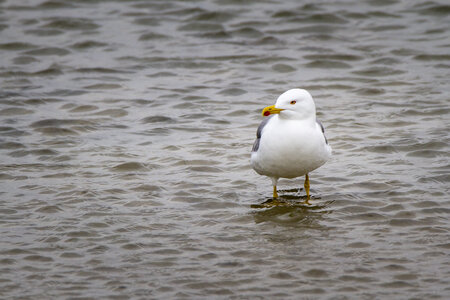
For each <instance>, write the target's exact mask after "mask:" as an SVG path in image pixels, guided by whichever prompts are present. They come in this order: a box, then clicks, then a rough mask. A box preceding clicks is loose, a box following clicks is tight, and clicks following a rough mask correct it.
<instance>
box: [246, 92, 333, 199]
mask: <svg viewBox="0 0 450 300" xmlns="http://www.w3.org/2000/svg"><path fill="white" fill-rule="evenodd" d="M262 115H263V116H264V117H265V118H264V120H263V121H262V122H261V124H260V125H259V127H258V130H257V131H256V140H255V143H254V144H253V148H252V153H251V165H252V167H253V169H254V170H255V171H256V172H257V173H258V174H260V175H265V176H268V177H270V178H271V179H272V185H273V198H278V193H277V183H278V179H279V178H295V177H299V176H303V175H304V176H305V183H304V187H305V191H306V203H309V202H308V200H309V199H310V195H309V187H310V185H309V176H308V173H309V172H311V171H313V170H315V169H317V168H319V167H320V166H322V165H323V164H325V162H327V160H328V159H329V158H330V157H331V146H330V145H329V144H328V141H327V138H326V137H325V130H324V127H323V125H322V124H321V123H320V122H319V121H318V120H316V106H315V104H314V100H313V98H312V96H311V94H310V93H309V92H308V91H306V90H303V89H291V90H288V91H286V92H284V93H283V94H281V95H280V96H279V97H278V99H277V101H276V103H275V105H272V106H268V107H266V108H264V109H263V111H262Z"/></svg>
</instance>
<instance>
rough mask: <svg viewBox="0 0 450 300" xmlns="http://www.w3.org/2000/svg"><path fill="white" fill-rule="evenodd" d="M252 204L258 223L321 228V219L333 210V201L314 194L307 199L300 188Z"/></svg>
mask: <svg viewBox="0 0 450 300" xmlns="http://www.w3.org/2000/svg"><path fill="white" fill-rule="evenodd" d="M259 202H260V203H259V204H252V205H251V206H250V207H251V208H253V209H254V211H253V212H252V213H253V216H254V219H255V222H256V223H264V222H270V223H276V224H278V225H283V226H288V227H309V228H316V229H320V228H323V225H321V224H320V220H322V219H323V218H324V216H325V215H327V214H330V213H331V212H332V211H331V209H329V206H330V205H331V204H332V203H333V201H332V200H331V201H330V200H328V201H325V202H324V201H323V200H322V199H321V198H320V197H318V196H312V197H311V198H310V200H309V201H307V199H306V196H303V195H302V196H301V195H300V194H299V193H298V189H291V190H284V191H281V194H280V197H279V198H277V199H273V198H268V199H267V198H266V199H264V200H261V201H259Z"/></svg>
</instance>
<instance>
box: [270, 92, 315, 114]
mask: <svg viewBox="0 0 450 300" xmlns="http://www.w3.org/2000/svg"><path fill="white" fill-rule="evenodd" d="M271 114H279V115H280V118H286V119H297V120H302V119H308V118H313V119H315V116H316V106H315V104H314V100H313V98H312V96H311V94H310V93H309V92H308V91H307V90H303V89H291V90H288V91H286V92H284V93H283V94H281V95H280V96H279V97H278V99H277V102H276V103H275V105H272V106H268V107H266V108H264V109H263V111H262V115H263V116H269V115H271Z"/></svg>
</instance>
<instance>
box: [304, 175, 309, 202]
mask: <svg viewBox="0 0 450 300" xmlns="http://www.w3.org/2000/svg"><path fill="white" fill-rule="evenodd" d="M304 186H305V191H306V203H308V204H309V176H308V174H306V175H305V185H304Z"/></svg>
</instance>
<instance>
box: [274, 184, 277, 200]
mask: <svg viewBox="0 0 450 300" xmlns="http://www.w3.org/2000/svg"><path fill="white" fill-rule="evenodd" d="M273 197H274V198H278V193H277V186H276V185H274V186H273Z"/></svg>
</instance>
